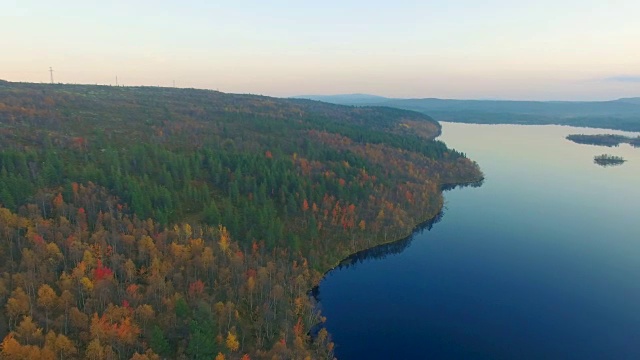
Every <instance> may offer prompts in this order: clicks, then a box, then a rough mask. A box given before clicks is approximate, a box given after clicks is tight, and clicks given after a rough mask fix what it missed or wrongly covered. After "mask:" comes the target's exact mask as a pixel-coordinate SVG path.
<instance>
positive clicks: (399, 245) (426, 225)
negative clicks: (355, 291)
mask: <svg viewBox="0 0 640 360" xmlns="http://www.w3.org/2000/svg"><path fill="white" fill-rule="evenodd" d="M482 184H483V180H481V181H478V182H474V183H468V184H446V185H442V186H441V187H440V189H441V190H442V191H450V190H453V189H457V188H465V187H473V188H477V187H480V186H482ZM443 216H444V211H443V210H440V212H439V213H438V214H437V215H436V216H435V217H434V218H433V219H431V220H429V221H426V222H423V223H422V224H420V225H418V226H416V228H415V229H414V230H413V232H412V233H411V235H409V236H408V237H406V238H404V239H402V240H398V241H394V242H392V243H388V244H382V245H378V246H375V247H372V248H370V249H367V250H362V251H360V252H357V253H355V254H353V255H351V256H349V257H348V258H346V259H344V260H342V262H340V264H339V265H338V266H337V267H336V268H337V269H343V268H349V267H351V266H354V265H356V264H358V263H362V262H364V261H366V260H370V259H374V260H378V259H384V258H386V257H387V256H389V255H395V254H400V253H401V252H403V251H404V250H405V249H406V248H407V247H409V245H410V244H411V242H412V241H413V238H414V237H415V236H417V235H420V234H422V233H423V232H424V231H425V230H427V231H429V230H431V228H432V227H433V225H435V224H437V223H438V222H440V220H442V217H443Z"/></svg>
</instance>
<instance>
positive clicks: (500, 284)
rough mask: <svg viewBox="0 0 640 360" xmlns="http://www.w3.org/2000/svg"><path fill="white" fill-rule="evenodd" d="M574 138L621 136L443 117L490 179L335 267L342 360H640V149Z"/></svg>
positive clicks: (329, 295) (333, 296)
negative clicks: (428, 223)
mask: <svg viewBox="0 0 640 360" xmlns="http://www.w3.org/2000/svg"><path fill="white" fill-rule="evenodd" d="M572 133H589V134H595V133H620V134H624V133H623V132H619V131H610V130H596V129H583V128H571V127H562V126H518V125H470V124H453V123H443V135H442V137H441V139H442V140H444V141H445V142H446V143H447V144H448V145H449V146H450V147H453V148H455V149H457V150H459V151H463V152H465V153H466V154H467V155H468V156H469V157H470V158H472V159H473V160H475V161H477V162H478V163H479V164H480V166H481V168H482V170H483V172H484V174H485V177H486V180H485V182H484V184H483V185H482V186H481V187H478V188H472V187H466V188H458V189H454V190H451V191H448V192H446V193H445V199H446V207H445V209H444V212H443V216H442V218H441V220H440V221H439V222H438V223H436V224H434V225H433V227H432V228H431V229H430V230H426V229H425V230H423V231H417V232H416V233H415V234H414V236H413V238H412V239H410V240H407V241H404V242H401V243H398V244H395V245H393V246H388V247H382V248H378V249H375V250H374V251H371V252H370V253H365V254H361V255H360V256H359V257H358V259H355V260H354V262H353V264H352V265H349V266H343V267H341V268H338V269H335V270H334V271H331V272H330V273H329V274H327V276H326V278H325V279H324V280H323V281H322V283H321V284H320V286H319V289H318V294H317V297H318V299H319V300H320V305H319V306H320V307H321V309H322V312H323V314H324V315H325V316H327V317H328V320H327V323H326V326H327V328H328V330H329V332H330V333H331V334H332V335H333V339H334V341H335V342H336V356H337V357H338V359H341V360H344V359H640V216H639V215H640V148H632V147H630V146H628V145H626V144H625V145H623V146H620V147H618V148H606V147H596V146H590V145H579V144H575V143H572V142H570V141H568V140H565V139H564V137H565V136H566V135H568V134H572ZM626 134H630V133H626ZM630 135H634V136H636V135H637V134H630ZM603 153H608V154H613V155H620V156H623V157H624V158H626V159H627V160H629V161H627V162H626V163H625V164H623V165H621V166H615V167H607V168H603V167H601V166H598V165H596V164H594V163H593V157H594V156H595V155H599V154H603Z"/></svg>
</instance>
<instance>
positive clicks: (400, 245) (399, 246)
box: [309, 180, 484, 338]
mask: <svg viewBox="0 0 640 360" xmlns="http://www.w3.org/2000/svg"><path fill="white" fill-rule="evenodd" d="M483 183H484V180H480V181H478V182H474V183H468V184H445V185H441V186H440V189H441V190H442V191H450V190H453V189H458V188H465V187H473V188H478V187H480V186H482V184H483ZM443 217H444V209H443V210H440V212H438V214H436V216H435V217H434V218H433V219H431V220H429V221H425V222H423V223H422V224H420V225H418V226H416V228H415V229H414V230H413V232H412V233H411V235H409V236H407V237H406V238H404V239H402V240H398V241H394V242H392V243H388V244H382V245H378V246H375V247H372V248H370V249H367V250H362V251H359V252H357V253H355V254H353V255H351V256H349V257H347V258H346V259H344V260H342V261H341V262H340V264H339V265H338V266H337V267H336V268H335V269H347V268H349V267H351V266H355V265H357V264H359V263H362V262H365V261H367V260H372V259H373V260H380V259H384V258H386V257H387V256H389V255H395V254H400V253H401V252H403V251H404V250H405V249H406V248H407V247H409V245H410V244H411V242H412V241H413V239H414V237H415V236H417V235H420V234H422V233H423V232H424V231H425V230H427V231H429V230H431V228H433V226H434V225H435V224H437V223H439V222H440V220H442V218H443ZM335 269H333V270H330V271H334V270H335ZM310 295H311V296H312V297H313V299H314V300H315V301H316V304H319V303H320V286H315V287H313V289H311V292H310ZM318 309H320V307H319V308H318ZM321 325H322V324H316V325H315V326H313V327H312V328H311V330H310V331H309V335H311V336H312V338H313V337H315V335H316V334H317V332H318V331H319V330H320V329H321V328H322V326H321Z"/></svg>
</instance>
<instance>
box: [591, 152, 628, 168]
mask: <svg viewBox="0 0 640 360" xmlns="http://www.w3.org/2000/svg"><path fill="white" fill-rule="evenodd" d="M625 161H626V160H625V159H624V158H623V157H621V156H615V155H608V154H602V155H597V156H595V157H594V158H593V162H594V163H596V164H598V165H600V166H616V165H622V164H624V162H625Z"/></svg>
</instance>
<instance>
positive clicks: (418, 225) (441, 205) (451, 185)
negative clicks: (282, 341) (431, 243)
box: [312, 177, 485, 290]
mask: <svg viewBox="0 0 640 360" xmlns="http://www.w3.org/2000/svg"><path fill="white" fill-rule="evenodd" d="M484 180H485V179H484V177H481V178H480V179H478V180H471V181H465V182H459V183H443V184H440V199H439V204H438V206H437V211H434V212H432V213H429V215H428V216H427V217H425V218H424V219H423V220H420V221H417V222H416V223H415V225H413V226H412V227H411V230H410V231H409V232H408V234H404V235H401V236H400V237H395V238H393V239H392V240H388V241H383V242H380V243H377V244H375V245H372V246H369V247H367V248H364V249H361V250H357V251H355V252H352V253H350V254H348V255H347V256H345V257H343V258H342V259H341V260H339V261H338V262H337V263H335V264H333V265H331V267H330V268H329V269H327V270H325V271H323V273H322V277H321V278H320V282H321V281H322V279H324V278H325V276H327V274H328V273H329V272H331V271H332V270H335V269H336V268H337V267H339V266H340V264H342V263H343V262H344V261H346V260H348V259H349V258H351V257H353V256H355V255H357V254H360V253H363V252H365V251H369V250H371V249H375V248H376V247H378V246H384V245H389V244H393V243H396V242H400V241H403V240H406V239H407V238H409V237H411V236H412V235H413V234H414V233H415V232H416V231H417V230H420V228H422V227H424V226H425V225H428V224H429V223H431V222H433V221H434V220H435V219H437V217H438V215H439V214H441V213H442V209H443V208H444V196H443V195H444V192H445V191H449V190H453V189H455V188H457V187H467V186H471V187H476V186H482V184H483V182H484ZM474 185H475V186H474ZM434 210H435V209H434ZM319 285H320V283H319V282H318V283H317V284H314V285H313V288H312V290H313V289H314V288H316V287H318V286H319Z"/></svg>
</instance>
